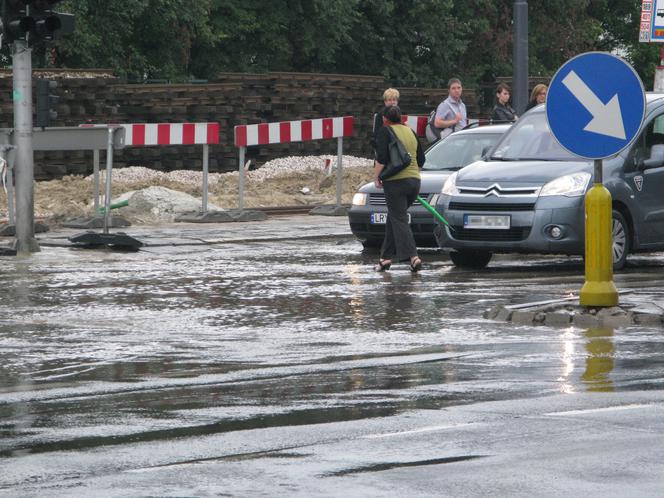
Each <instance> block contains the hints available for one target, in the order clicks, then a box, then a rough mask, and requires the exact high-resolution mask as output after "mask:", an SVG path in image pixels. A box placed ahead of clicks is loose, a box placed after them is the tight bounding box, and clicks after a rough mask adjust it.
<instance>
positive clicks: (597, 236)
mask: <svg viewBox="0 0 664 498" xmlns="http://www.w3.org/2000/svg"><path fill="white" fill-rule="evenodd" d="M585 201H586V202H585V211H586V282H585V283H584V284H583V287H582V288H581V293H580V294H579V302H580V304H581V306H616V305H617V304H618V290H617V289H616V286H615V285H614V284H613V247H612V246H613V240H612V224H613V220H612V216H611V193H610V192H609V191H608V190H607V189H606V187H604V185H603V184H602V183H595V184H594V185H593V187H592V188H591V189H590V190H589V191H588V193H587V194H586V199H585Z"/></svg>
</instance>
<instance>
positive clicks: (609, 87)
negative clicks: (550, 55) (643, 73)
mask: <svg viewBox="0 0 664 498" xmlns="http://www.w3.org/2000/svg"><path fill="white" fill-rule="evenodd" d="M645 110H646V96H645V92H644V91H643V83H642V82H641V79H640V78H639V76H638V74H636V71H634V69H633V68H632V66H630V65H629V64H627V63H626V62H625V61H624V60H622V59H621V58H620V57H616V56H615V55H611V54H607V53H605V52H588V53H585V54H581V55H577V56H576V57H574V58H573V59H571V60H569V61H568V62H566V63H565V64H564V65H563V66H562V67H561V68H560V69H558V71H557V72H556V74H555V75H554V77H553V80H551V85H550V86H549V91H548V93H547V96H546V117H547V120H548V121H549V126H550V127H551V131H552V132H553V135H554V136H555V137H556V140H558V142H559V143H560V145H562V146H563V147H564V148H565V149H567V150H568V151H570V152H571V153H572V154H576V155H577V156H581V157H585V158H588V159H603V158H605V157H610V156H612V155H614V154H617V153H618V152H620V151H621V150H623V149H624V148H625V147H627V146H628V145H629V144H630V143H631V142H632V140H634V138H635V137H636V135H637V134H638V132H639V129H640V128H641V124H642V123H643V116H644V114H645Z"/></svg>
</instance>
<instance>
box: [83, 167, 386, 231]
mask: <svg viewBox="0 0 664 498" xmlns="http://www.w3.org/2000/svg"><path fill="white" fill-rule="evenodd" d="M342 161H343V162H342V170H343V172H344V177H345V179H346V180H350V176H355V177H356V178H355V179H354V180H352V181H355V182H356V183H357V182H358V180H357V177H359V178H360V179H361V181H360V182H359V184H361V183H363V182H364V181H366V180H368V178H369V176H370V174H371V168H372V166H373V160H371V159H366V158H359V157H353V156H343V159H342ZM336 165H337V157H336V156H325V155H323V156H290V157H283V158H279V159H274V160H272V161H269V162H267V163H265V164H264V165H262V166H261V167H260V168H259V169H256V170H250V171H245V179H246V184H245V185H247V186H248V185H252V184H253V187H252V188H253V189H254V191H255V189H256V188H259V189H262V190H274V189H282V190H284V189H285V190H289V189H290V190H291V193H292V194H293V195H295V194H298V195H301V196H306V197H307V198H308V199H310V200H311V202H312V203H316V202H321V203H326V202H330V201H331V199H326V196H325V195H323V194H319V195H318V196H315V195H313V192H312V188H311V187H314V186H315V185H318V186H319V188H320V187H321V186H322V185H325V184H328V185H333V184H334V179H335V177H336V171H335V170H336ZM104 173H105V172H104V171H102V172H100V184H101V190H102V192H103V191H104V184H105V174H104ZM353 173H354V174H353ZM360 173H361V174H360ZM302 177H304V178H306V179H307V180H305V181H310V182H311V185H310V186H306V185H299V184H297V187H295V185H291V184H290V183H291V182H290V180H293V181H296V182H297V181H300V182H301V181H303V180H302ZM320 178H323V179H326V180H327V182H326V181H324V180H323V181H321V180H320ZM112 180H113V185H114V186H115V187H120V186H123V185H126V186H128V187H129V188H131V187H132V186H134V185H137V186H138V185H140V186H145V185H151V186H149V187H144V188H141V187H139V189H136V190H134V189H135V188H136V187H134V189H132V190H131V191H129V192H125V193H123V194H121V195H120V196H115V197H114V198H113V200H112V203H117V202H120V201H124V200H128V201H129V206H128V207H123V208H121V209H119V210H118V211H117V212H116V213H117V214H119V215H121V216H126V217H127V218H128V219H130V220H131V221H132V222H133V223H160V222H165V223H169V222H172V221H174V219H175V218H177V217H178V216H179V215H182V214H186V213H192V212H197V211H200V209H201V199H200V198H198V197H194V196H192V195H190V194H189V193H185V192H180V191H178V190H173V188H175V189H177V188H178V185H179V186H180V188H183V189H186V190H191V189H194V190H196V187H201V186H202V182H203V173H202V171H193V170H178V171H171V172H163V171H157V170H153V169H149V168H145V167H142V166H130V167H127V168H117V169H113V178H112ZM85 181H88V182H92V181H93V176H92V175H90V176H87V177H86V178H85ZM284 182H285V183H284ZM359 184H354V185H348V187H349V188H350V189H351V190H354V189H355V188H357V187H358V186H359ZM163 185H169V187H171V188H166V187H164V186H163ZM217 185H226V186H229V185H230V186H233V187H232V189H233V190H236V189H237V187H236V186H237V185H239V178H238V172H237V171H232V172H228V173H210V174H208V188H209V190H210V191H213V190H214V189H215V187H216V186H217ZM245 188H246V189H248V187H245ZM254 193H255V192H254ZM350 195H352V192H350ZM212 201H213V196H212V195H210V199H209V201H208V209H209V210H211V211H223V210H224V208H222V207H219V206H218V205H215V204H213V202H212ZM102 202H103V201H102ZM296 202H298V200H297V199H294V200H293V201H291V202H290V203H289V204H291V205H292V204H294V203H296ZM232 205H233V206H234V205H235V203H233V204H232Z"/></svg>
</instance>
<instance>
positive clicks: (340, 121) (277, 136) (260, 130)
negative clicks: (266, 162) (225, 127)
mask: <svg viewBox="0 0 664 498" xmlns="http://www.w3.org/2000/svg"><path fill="white" fill-rule="evenodd" d="M352 135H353V117H352V116H345V117H341V118H322V119H304V120H301V121H282V122H280V123H261V124H254V125H239V126H236V127H235V146H236V147H248V146H250V145H268V144H281V143H288V142H304V141H307V140H324V139H329V138H341V137H350V136H352Z"/></svg>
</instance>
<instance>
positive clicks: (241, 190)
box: [237, 147, 245, 210]
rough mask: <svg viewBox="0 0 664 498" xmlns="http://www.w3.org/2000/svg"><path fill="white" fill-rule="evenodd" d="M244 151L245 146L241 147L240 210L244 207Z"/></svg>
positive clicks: (238, 204)
mask: <svg viewBox="0 0 664 498" xmlns="http://www.w3.org/2000/svg"><path fill="white" fill-rule="evenodd" d="M244 152H245V148H244V147H240V170H239V171H240V182H239V187H238V189H239V191H238V203H237V208H238V209H239V210H242V209H244Z"/></svg>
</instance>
